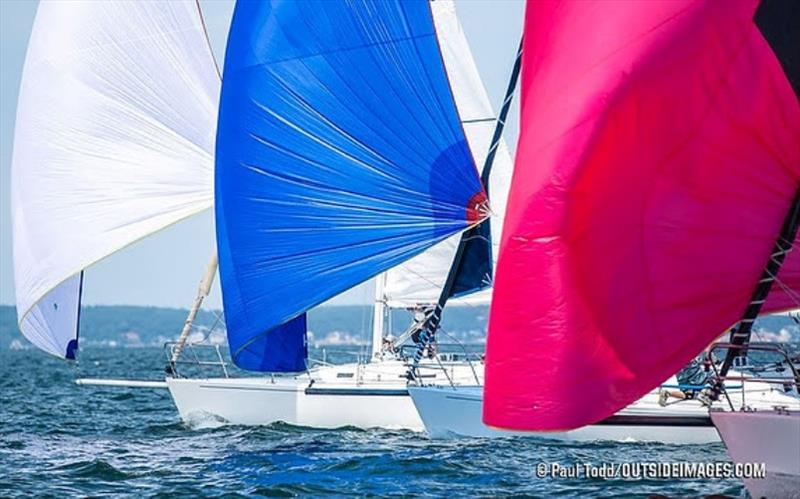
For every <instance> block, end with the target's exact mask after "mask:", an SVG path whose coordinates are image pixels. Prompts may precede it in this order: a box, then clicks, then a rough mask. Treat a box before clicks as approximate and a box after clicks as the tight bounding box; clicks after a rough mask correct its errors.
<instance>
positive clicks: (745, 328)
mask: <svg viewBox="0 0 800 499" xmlns="http://www.w3.org/2000/svg"><path fill="white" fill-rule="evenodd" d="M798 225H800V188H799V189H798V190H797V191H796V192H795V195H794V199H793V200H792V204H791V205H790V207H789V211H788V213H787V214H786V217H785V218H784V221H783V225H782V227H781V231H780V234H779V236H778V237H777V238H776V240H775V245H774V246H773V250H772V254H771V255H770V258H769V260H768V261H767V263H766V265H765V267H764V271H763V272H762V275H761V279H760V280H759V281H758V284H757V285H756V288H755V289H754V290H753V294H752V296H751V299H750V302H749V303H748V305H747V308H746V309H745V311H744V314H743V316H742V318H741V320H740V321H739V323H738V324H737V325H736V326H735V327H734V328H733V330H732V331H731V335H730V343H732V344H733V345H736V346H740V347H744V348H730V349H728V351H727V353H726V354H725V360H724V361H723V363H722V367H721V368H720V371H719V376H718V377H717V379H716V381H715V382H714V385H713V386H712V387H711V388H710V393H708V396H709V397H710V398H711V399H717V398H719V394H720V393H721V392H722V379H723V378H724V377H725V376H726V375H727V374H728V370H730V368H731V366H732V365H733V362H734V360H735V359H736V358H737V357H739V356H740V355H741V354H742V353H743V352H744V351H746V346H747V344H748V343H749V341H750V334H751V332H752V329H753V322H754V321H755V318H756V317H758V315H759V313H760V312H761V308H762V306H763V304H764V301H766V298H767V295H768V294H769V292H770V289H771V288H772V283H773V282H774V281H776V280H777V278H776V277H775V276H777V275H778V271H780V268H781V265H783V261H784V259H785V258H786V254H787V253H788V252H789V251H790V250H791V247H789V248H787V247H785V246H784V245H785V242H784V241H794V239H795V237H796V235H797V229H798Z"/></svg>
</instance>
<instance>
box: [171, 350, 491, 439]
mask: <svg viewBox="0 0 800 499" xmlns="http://www.w3.org/2000/svg"><path fill="white" fill-rule="evenodd" d="M476 367H477V366H476ZM405 372H406V367H405V365H404V363H403V362H400V361H396V360H388V361H378V362H373V363H369V364H344V365H339V366H329V367H322V368H317V369H314V370H312V371H310V372H309V373H305V374H302V375H297V376H274V377H260V378H210V379H185V378H167V380H166V382H167V386H168V387H169V391H170V394H171V395H172V398H173V400H174V402H175V406H176V407H177V408H178V412H179V413H180V416H181V419H183V420H184V421H185V422H186V423H188V424H191V425H198V424H208V423H211V424H214V422H221V423H230V424H237V425H268V424H272V423H276V422H284V423H288V424H292V425H297V426H308V427H314V428H341V427H346V426H352V427H358V428H387V429H408V430H415V431H422V430H423V429H424V428H423V425H422V421H421V420H420V418H419V415H418V413H417V410H416V408H415V407H414V403H413V402H412V401H411V397H409V395H408V391H407V389H406V379H405ZM425 372H426V373H428V374H427V376H428V377H427V378H426V379H427V380H429V381H431V382H439V381H441V382H442V383H445V382H447V377H446V376H444V374H443V372H442V371H441V370H439V371H433V370H431V369H428V370H426V371H425ZM479 372H482V369H479ZM448 375H449V376H450V377H451V378H452V377H454V378H455V379H461V380H462V381H467V379H470V378H472V379H474V374H473V373H472V369H471V368H470V367H469V364H466V363H454V364H450V365H449V366H448ZM312 380H313V383H312Z"/></svg>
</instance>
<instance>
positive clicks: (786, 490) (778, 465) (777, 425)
mask: <svg viewBox="0 0 800 499" xmlns="http://www.w3.org/2000/svg"><path fill="white" fill-rule="evenodd" d="M711 419H712V420H713V422H714V425H715V426H716V427H717V430H718V431H719V435H720V437H721V438H722V440H723V442H724V443H725V447H727V448H728V454H730V456H731V459H733V461H734V462H736V463H764V465H765V467H766V477H765V478H745V479H744V484H745V486H746V487H747V491H748V492H750V495H751V496H753V497H754V498H756V499H758V498H761V497H766V498H768V499H772V498H800V412H798V411H786V410H780V411H776V410H767V411H745V412H722V411H712V412H711Z"/></svg>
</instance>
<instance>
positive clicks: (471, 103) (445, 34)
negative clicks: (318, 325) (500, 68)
mask: <svg viewBox="0 0 800 499" xmlns="http://www.w3.org/2000/svg"><path fill="white" fill-rule="evenodd" d="M430 5H431V11H432V13H433V20H434V24H435V26H436V34H437V38H438V40H439V45H440V46H441V50H442V57H443V59H444V65H445V69H446V70H447V76H448V79H449V80H450V86H451V88H452V91H453V97H454V98H455V101H456V105H457V107H458V112H459V115H460V117H461V122H462V124H463V126H464V132H465V133H466V137H467V141H468V143H469V146H470V149H471V151H472V155H473V157H474V158H475V161H476V164H477V165H478V166H479V167H482V166H483V165H484V161H485V159H486V157H487V156H488V154H489V148H490V145H491V140H492V135H493V134H494V130H495V126H496V113H495V111H494V110H493V108H492V105H491V102H490V100H489V96H488V95H487V93H486V89H485V88H484V85H483V82H482V81H481V77H480V73H479V72H478V68H477V66H476V64H475V60H474V59H473V57H472V52H471V50H470V47H469V43H468V42H467V37H466V35H465V33H464V31H463V29H462V27H461V24H460V23H459V21H458V16H457V11H456V5H455V2H453V1H452V0H434V1H432V2H431V4H430ZM512 170H513V161H512V159H511V154H510V152H509V149H508V146H507V145H506V142H505V140H503V139H502V138H501V139H500V141H499V142H498V145H497V151H496V155H495V157H494V163H493V167H492V172H491V175H490V177H489V189H488V191H489V192H488V195H489V200H490V201H491V205H492V213H491V219H490V225H489V227H490V234H489V235H488V237H486V239H485V241H482V242H484V243H485V244H486V250H485V252H480V251H479V252H475V253H473V252H470V255H469V256H470V257H474V258H472V259H474V260H475V261H472V260H470V261H467V262H464V263H463V266H464V267H469V270H470V271H471V272H462V273H461V274H460V275H459V278H460V281H461V282H457V286H456V288H457V289H456V290H455V291H456V297H454V298H451V299H450V300H449V301H448V304H450V305H460V304H462V305H463V304H470V305H477V304H480V305H488V304H489V301H490V300H491V284H492V265H493V261H494V260H496V258H497V249H498V245H499V242H500V234H501V232H502V229H503V218H504V216H505V209H506V200H507V198H508V189H509V187H510V185H511V173H512ZM460 238H461V236H460V235H455V236H451V237H450V238H448V239H446V240H444V241H442V242H441V243H439V244H436V245H435V246H433V247H432V248H430V249H428V250H426V251H424V252H423V253H421V254H419V255H417V256H415V257H414V258H412V259H410V260H408V261H406V262H404V263H402V264H401V265H398V266H397V267H394V268H392V269H390V270H389V271H387V272H386V281H385V286H384V288H383V292H382V295H383V298H382V299H383V300H384V301H385V303H386V304H387V305H388V306H389V307H397V308H405V307H414V306H417V305H421V304H425V305H430V304H435V303H436V302H437V301H438V300H439V295H440V293H441V292H442V288H443V287H444V283H445V280H446V279H447V274H448V272H449V270H450V267H451V266H452V264H453V257H454V256H455V253H456V248H457V247H458V243H459V240H460ZM489 247H491V250H489ZM483 253H485V254H483ZM478 291H480V292H478ZM379 299H380V297H379Z"/></svg>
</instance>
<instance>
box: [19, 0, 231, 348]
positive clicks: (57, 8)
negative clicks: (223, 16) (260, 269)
mask: <svg viewBox="0 0 800 499" xmlns="http://www.w3.org/2000/svg"><path fill="white" fill-rule="evenodd" d="M218 92H219V76H218V74H217V71H216V68H215V63H214V59H213V55H212V53H211V50H210V48H209V45H208V41H207V38H206V34H205V30H204V27H203V22H202V19H201V17H200V12H199V10H198V6H197V4H196V2H194V1H193V0H191V1H188V0H187V1H160V2H158V1H157V2H128V1H111V0H107V1H103V2H97V1H75V2H60V1H47V0H45V1H42V2H41V3H40V4H39V7H38V11H37V14H36V19H35V21H34V25H33V31H32V33H31V37H30V42H29V46H28V53H27V57H26V61H25V68H24V71H23V74H22V83H21V86H20V95H19V104H18V107H17V121H16V133H15V138H14V154H13V160H12V167H11V208H12V223H13V235H14V276H15V286H16V301H17V313H18V317H19V323H20V329H21V330H22V332H23V333H24V334H25V336H26V337H27V338H28V339H29V340H30V341H31V342H32V343H33V344H35V345H36V346H37V347H39V348H41V349H43V350H45V351H47V352H49V353H51V354H53V355H57V356H60V357H72V356H74V351H75V348H76V347H77V332H78V331H77V323H78V316H79V311H78V307H79V303H80V281H81V272H82V270H83V269H85V268H86V267H88V266H90V265H91V264H93V263H95V262H97V261H98V260H101V259H102V258H104V257H106V256H108V255H110V254H111V253H113V252H115V251H117V250H119V249H121V248H123V247H125V246H126V245H128V244H130V243H132V242H133V241H136V240H137V239H139V238H142V237H144V236H146V235H148V234H150V233H152V232H155V231H157V230H159V229H162V228H164V227H166V226H168V225H170V224H172V223H175V222H177V221H178V220H181V219H183V218H185V217H188V216H190V215H192V214H195V213H197V212H199V211H201V210H203V209H205V208H209V207H210V206H211V204H212V200H213V198H212V193H213V188H212V182H213V176H212V168H213V163H212V154H213V148H214V132H215V128H216V113H217V102H218Z"/></svg>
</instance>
